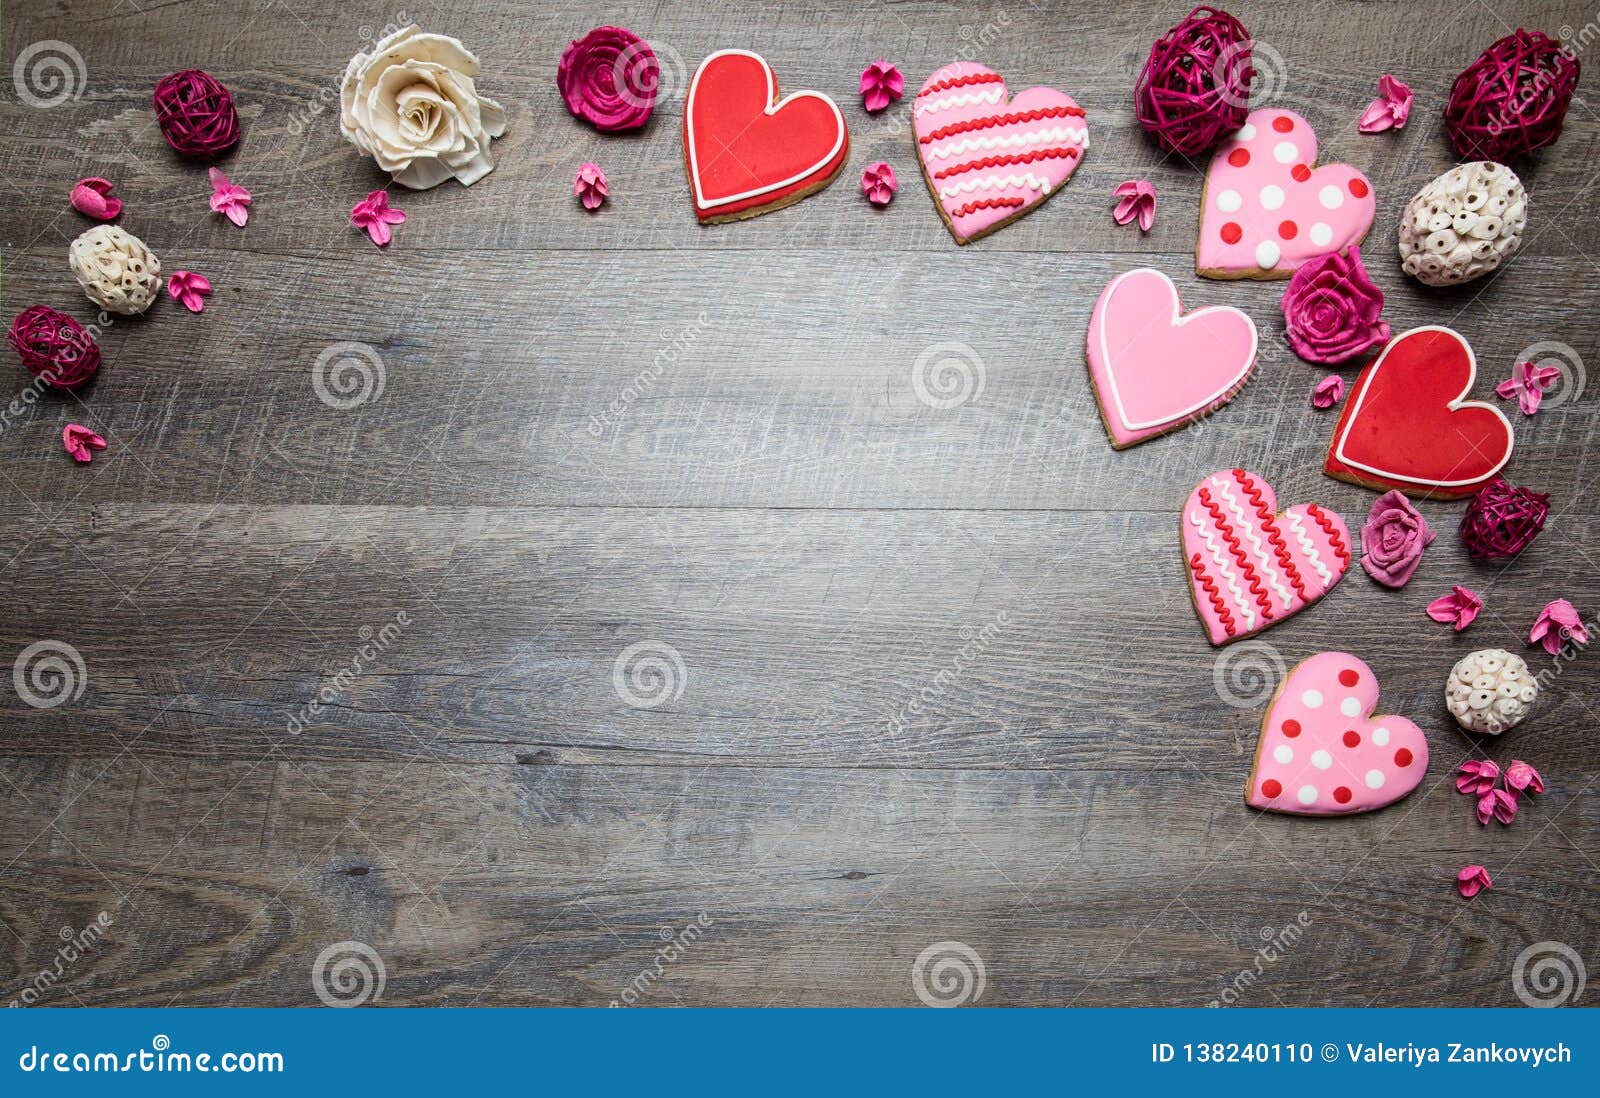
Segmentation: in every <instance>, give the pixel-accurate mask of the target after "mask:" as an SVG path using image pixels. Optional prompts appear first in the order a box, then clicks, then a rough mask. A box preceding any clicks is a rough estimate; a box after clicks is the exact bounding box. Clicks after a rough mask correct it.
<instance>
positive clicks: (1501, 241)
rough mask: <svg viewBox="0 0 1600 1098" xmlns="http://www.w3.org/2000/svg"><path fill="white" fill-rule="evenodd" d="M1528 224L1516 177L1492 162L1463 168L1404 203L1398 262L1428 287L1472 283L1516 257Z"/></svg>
mask: <svg viewBox="0 0 1600 1098" xmlns="http://www.w3.org/2000/svg"><path fill="white" fill-rule="evenodd" d="M1527 224H1528V193H1527V192H1526V191H1525V190H1523V189H1522V180H1520V179H1518V178H1517V173H1516V172H1514V171H1512V170H1511V169H1510V168H1508V167H1506V166H1505V165H1504V164H1496V163H1494V162H1493V161H1490V160H1478V161H1474V162H1473V163H1471V164H1462V165H1461V166H1460V167H1458V168H1451V169H1450V170H1449V171H1447V172H1445V173H1444V174H1443V175H1441V176H1440V177H1439V178H1438V179H1435V180H1434V181H1433V182H1432V183H1429V184H1428V185H1427V186H1426V187H1424V188H1422V190H1420V191H1418V192H1417V194H1416V197H1414V198H1413V199H1412V200H1411V201H1410V202H1409V203H1407V205H1406V211H1405V214H1404V215H1403V216H1402V217H1401V218H1400V263H1401V266H1403V267H1404V268H1405V272H1406V274H1408V275H1411V276H1412V277H1413V278H1415V279H1417V281H1419V282H1422V283H1425V284H1426V285H1429V286H1454V285H1458V284H1460V283H1462V282H1471V281H1472V280H1473V279H1475V278H1479V277H1481V276H1483V275H1486V274H1488V273H1489V272H1490V271H1492V270H1494V269H1496V268H1497V267H1499V266H1500V265H1501V264H1502V263H1504V262H1505V261H1506V260H1508V259H1510V258H1511V257H1512V256H1513V255H1514V254H1516V251H1517V249H1518V248H1519V247H1521V245H1522V230H1523V229H1524V228H1526V227H1527Z"/></svg>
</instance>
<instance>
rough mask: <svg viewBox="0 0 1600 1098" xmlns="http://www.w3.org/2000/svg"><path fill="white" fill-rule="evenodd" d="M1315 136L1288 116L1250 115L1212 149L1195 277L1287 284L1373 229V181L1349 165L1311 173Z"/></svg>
mask: <svg viewBox="0 0 1600 1098" xmlns="http://www.w3.org/2000/svg"><path fill="white" fill-rule="evenodd" d="M1316 163H1317V135H1316V133H1315V132H1313V131H1312V129H1311V124H1310V123H1309V122H1307V121H1306V120H1305V119H1304V118H1301V117H1300V116H1299V115H1298V114H1295V113H1294V112H1293V111H1285V110H1275V109H1268V110H1259V111H1251V112H1250V117H1249V118H1248V119H1246V121H1245V124H1244V125H1243V126H1242V127H1241V128H1240V129H1239V132H1237V133H1236V134H1234V135H1233V136H1232V137H1231V138H1229V139H1228V140H1227V141H1226V142H1224V143H1223V144H1222V146H1221V147H1220V148H1218V149H1217V151H1216V153H1215V154H1214V155H1213V156H1212V158H1211V167H1210V169H1209V170H1208V171H1207V172H1206V186H1205V193H1204V194H1203V195H1202V196H1201V199H1200V203H1201V204H1200V237H1199V240H1198V242H1197V243H1196V244H1195V250H1194V265H1195V272H1196V273H1197V274H1199V275H1201V276H1202V277H1205V278H1259V279H1272V278H1288V277H1289V276H1290V275H1292V274H1293V273H1294V272H1295V271H1297V270H1298V269H1299V268H1300V267H1301V266H1302V265H1304V264H1305V263H1307V262H1308V261H1310V260H1312V259H1315V258H1317V257H1318V256H1323V255H1328V254H1329V253H1332V252H1338V251H1342V250H1343V249H1345V248H1348V247H1350V246H1351V245H1354V244H1360V243H1361V241H1362V240H1363V239H1365V237H1366V235H1367V230H1369V229H1371V228H1372V218H1373V215H1374V214H1375V213H1376V212H1377V208H1378V204H1377V199H1376V198H1374V197H1373V194H1372V182H1371V180H1369V179H1368V178H1367V177H1366V176H1364V175H1362V174H1361V173H1360V172H1358V171H1356V170H1355V169H1354V168H1352V167H1351V166H1350V165H1348V164H1328V165H1326V166H1324V167H1321V168H1318V167H1316V166H1315V165H1316Z"/></svg>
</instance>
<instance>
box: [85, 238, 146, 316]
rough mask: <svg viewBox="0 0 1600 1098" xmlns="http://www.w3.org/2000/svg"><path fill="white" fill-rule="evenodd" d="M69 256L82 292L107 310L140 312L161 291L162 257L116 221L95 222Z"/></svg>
mask: <svg viewBox="0 0 1600 1098" xmlns="http://www.w3.org/2000/svg"><path fill="white" fill-rule="evenodd" d="M68 259H69V260H70V261H71V263H72V273H73V274H74V275H76V276H77V278H78V285H80V286H82V287H83V292H84V293H85V294H87V295H88V297H89V300H90V301H92V302H94V303H95V304H96V305H98V306H100V307H101V308H102V309H104V310H106V311H107V312H110V313H118V314H120V315H122V316H133V315H134V314H135V313H142V312H144V311H145V310H146V309H148V308H149V307H150V306H151V305H152V304H153V303H154V302H155V299H156V297H157V295H159V294H160V293H161V261H160V260H159V259H157V258H156V257H155V254H154V253H153V252H151V251H150V249H149V248H147V247H145V243H144V241H142V240H140V239H139V238H138V237H136V236H134V235H133V234H132V233H130V232H128V231H126V230H125V229H119V228H117V227H116V226H115V225H96V226H95V227H94V228H92V229H90V230H89V231H87V232H85V233H84V234H83V235H82V236H80V237H78V239H76V240H74V241H73V242H72V248H71V250H70V251H69V252H68Z"/></svg>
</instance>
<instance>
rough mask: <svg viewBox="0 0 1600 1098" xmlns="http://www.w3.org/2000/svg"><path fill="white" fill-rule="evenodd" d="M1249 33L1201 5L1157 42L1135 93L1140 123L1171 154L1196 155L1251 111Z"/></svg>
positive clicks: (1222, 13) (1223, 14)
mask: <svg viewBox="0 0 1600 1098" xmlns="http://www.w3.org/2000/svg"><path fill="white" fill-rule="evenodd" d="M1251 44H1252V42H1251V38H1250V32H1249V31H1247V30H1245V29H1244V24H1242V23H1240V22H1239V20H1237V19H1235V18H1234V17H1233V16H1231V15H1229V14H1228V13H1227V12H1225V11H1218V10H1217V9H1215V8H1207V7H1199V8H1195V9H1194V11H1192V12H1190V13H1189V16H1188V18H1187V19H1185V20H1184V21H1183V22H1181V23H1179V24H1178V25H1177V26H1175V27H1173V28H1172V29H1171V30H1169V31H1168V32H1167V33H1166V34H1164V35H1162V36H1161V37H1160V38H1158V39H1156V42H1155V45H1153V46H1151V47H1150V57H1149V59H1148V60H1147V61H1145V63H1144V71H1143V72H1141V73H1140V74H1139V82H1138V83H1137V84H1135V85H1134V89H1133V109H1134V113H1135V114H1137V115H1138V117H1139V125H1141V126H1143V127H1144V128H1145V132H1147V133H1148V134H1150V136H1151V137H1154V138H1155V139H1156V143H1157V144H1158V145H1160V146H1161V147H1162V148H1163V149H1166V150H1167V151H1168V152H1175V153H1181V154H1182V155H1184V156H1197V155H1199V154H1200V153H1203V152H1205V151H1206V150H1207V149H1209V148H1211V147H1213V146H1214V145H1216V144H1218V143H1219V142H1221V141H1222V140H1223V138H1225V137H1227V136H1228V135H1229V134H1231V133H1233V132H1234V131H1235V130H1237V129H1238V128H1239V127H1240V126H1242V125H1244V120H1245V117H1246V116H1247V115H1248V114H1249V113H1250V82H1251V81H1252V80H1253V79H1255V69H1254V68H1252V67H1251V65H1250V47H1251Z"/></svg>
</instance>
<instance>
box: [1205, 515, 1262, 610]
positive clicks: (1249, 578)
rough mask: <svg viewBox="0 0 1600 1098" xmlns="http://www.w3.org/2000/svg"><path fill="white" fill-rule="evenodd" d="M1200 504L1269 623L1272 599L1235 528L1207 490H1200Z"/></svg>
mask: <svg viewBox="0 0 1600 1098" xmlns="http://www.w3.org/2000/svg"><path fill="white" fill-rule="evenodd" d="M1200 502H1201V503H1203V504H1205V507H1206V510H1207V511H1209V512H1211V521H1212V522H1214V523H1216V525H1217V533H1219V534H1221V535H1222V540H1223V541H1225V542H1227V543H1228V548H1229V549H1230V550H1232V552H1233V559H1234V560H1236V561H1238V562H1239V570H1240V571H1242V572H1243V573H1244V578H1245V582H1246V583H1248V584H1249V585H1250V593H1251V594H1252V595H1254V596H1255V597H1256V605H1257V606H1259V607H1261V615H1262V617H1264V618H1267V619H1268V620H1269V621H1270V620H1271V619H1272V599H1271V598H1270V597H1268V595H1267V589H1266V588H1265V587H1263V586H1261V577H1260V576H1258V575H1256V570H1255V567H1254V566H1253V565H1252V564H1251V563H1250V558H1249V556H1248V555H1247V554H1246V553H1245V551H1244V546H1242V545H1240V544H1239V537H1238V535H1237V534H1235V533H1234V532H1233V527H1232V526H1229V525H1228V519H1227V517H1226V516H1225V515H1223V513H1222V508H1221V507H1220V506H1218V505H1217V504H1216V503H1214V502H1212V500H1211V493H1210V492H1208V491H1206V490H1205V488H1201V489H1200Z"/></svg>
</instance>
